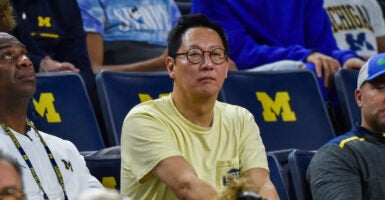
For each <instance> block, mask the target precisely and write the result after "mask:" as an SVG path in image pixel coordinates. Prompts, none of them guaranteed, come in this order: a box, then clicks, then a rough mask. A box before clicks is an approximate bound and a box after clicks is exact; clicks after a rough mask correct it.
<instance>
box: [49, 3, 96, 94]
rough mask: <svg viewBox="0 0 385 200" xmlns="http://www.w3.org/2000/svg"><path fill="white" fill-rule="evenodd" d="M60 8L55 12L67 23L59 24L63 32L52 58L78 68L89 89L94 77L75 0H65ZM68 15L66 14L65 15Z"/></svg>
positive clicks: (91, 87) (91, 86) (92, 85)
mask: <svg viewBox="0 0 385 200" xmlns="http://www.w3.org/2000/svg"><path fill="white" fill-rule="evenodd" d="M58 8H60V9H61V10H58V11H57V12H58V13H60V15H62V17H63V18H64V16H66V17H67V18H65V19H66V20H67V22H68V23H64V22H62V23H63V24H60V25H61V26H63V30H64V31H65V33H64V34H63V36H62V39H61V42H60V45H58V46H57V47H55V48H56V49H53V51H55V57H53V59H55V60H57V61H60V62H67V63H71V64H73V66H74V67H76V68H78V69H79V71H80V75H81V76H82V77H83V80H84V82H85V84H86V86H87V89H88V90H89V91H90V90H92V89H93V87H94V83H95V77H94V74H93V72H92V68H91V62H90V60H89V57H88V52H87V44H86V33H85V32H84V29H83V23H82V18H81V15H80V10H79V7H78V4H77V2H76V0H71V1H66V2H65V4H63V5H61V7H58ZM67 15H68V16H67Z"/></svg>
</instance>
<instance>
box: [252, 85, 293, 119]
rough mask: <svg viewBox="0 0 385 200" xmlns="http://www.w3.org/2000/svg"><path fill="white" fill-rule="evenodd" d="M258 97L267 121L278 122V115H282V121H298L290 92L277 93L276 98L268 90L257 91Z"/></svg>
mask: <svg viewBox="0 0 385 200" xmlns="http://www.w3.org/2000/svg"><path fill="white" fill-rule="evenodd" d="M255 94H256V96H257V99H258V101H259V102H261V105H262V109H263V112H262V116H263V119H264V120H265V121H266V122H276V121H277V116H279V115H280V116H281V117H282V121H289V122H290V121H296V120H297V118H296V115H295V113H294V112H293V111H292V110H291V107H290V103H289V101H290V96H289V93H288V92H277V93H275V98H274V100H273V99H271V98H270V96H269V95H268V94H266V92H256V93H255Z"/></svg>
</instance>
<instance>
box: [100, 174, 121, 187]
mask: <svg viewBox="0 0 385 200" xmlns="http://www.w3.org/2000/svg"><path fill="white" fill-rule="evenodd" d="M102 185H103V186H104V187H105V188H109V189H116V185H117V183H116V180H115V177H113V176H106V177H103V179H102Z"/></svg>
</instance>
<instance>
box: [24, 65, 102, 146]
mask: <svg viewBox="0 0 385 200" xmlns="http://www.w3.org/2000/svg"><path fill="white" fill-rule="evenodd" d="M36 77H37V91H36V93H35V94H34V96H33V100H32V102H31V104H30V108H29V113H28V117H29V118H30V119H31V120H32V121H33V122H34V123H35V125H36V127H37V128H38V129H39V130H41V131H44V132H46V133H49V134H52V135H56V136H58V137H60V138H63V139H67V140H70V141H72V142H73V143H74V144H75V146H76V147H77V148H78V149H79V151H82V152H85V151H95V150H99V149H102V148H104V147H105V146H104V142H103V139H102V136H101V132H100V129H99V125H98V122H97V120H96V116H95V113H94V110H93V107H92V105H91V102H90V99H89V97H88V94H87V91H86V88H85V85H84V82H83V79H82V77H81V76H80V75H79V74H77V73H73V72H52V73H37V74H36Z"/></svg>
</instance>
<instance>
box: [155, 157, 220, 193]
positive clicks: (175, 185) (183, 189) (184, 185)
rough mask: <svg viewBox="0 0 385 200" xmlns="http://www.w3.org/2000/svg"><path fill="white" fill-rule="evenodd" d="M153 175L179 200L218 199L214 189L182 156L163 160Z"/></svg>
mask: <svg viewBox="0 0 385 200" xmlns="http://www.w3.org/2000/svg"><path fill="white" fill-rule="evenodd" d="M152 173H153V174H154V175H155V176H156V177H157V178H159V179H160V180H161V181H162V182H163V183H165V184H166V185H167V187H169V188H170V189H171V190H172V191H173V192H174V193H175V195H176V196H177V197H178V199H187V200H190V199H191V200H193V199H197V200H202V199H207V200H211V199H213V200H215V199H217V192H216V190H215V189H214V187H213V186H211V185H210V184H208V183H207V182H205V181H203V180H202V179H200V178H199V177H198V176H197V174H196V173H195V171H194V169H193V168H192V166H191V165H190V164H189V163H188V162H187V161H186V160H185V159H184V158H183V157H181V156H174V157H169V158H166V159H164V160H162V161H161V162H159V164H158V165H157V166H156V167H155V168H154V170H153V171H152Z"/></svg>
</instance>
